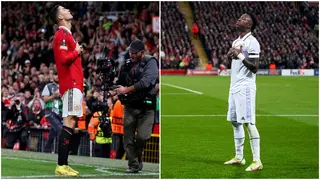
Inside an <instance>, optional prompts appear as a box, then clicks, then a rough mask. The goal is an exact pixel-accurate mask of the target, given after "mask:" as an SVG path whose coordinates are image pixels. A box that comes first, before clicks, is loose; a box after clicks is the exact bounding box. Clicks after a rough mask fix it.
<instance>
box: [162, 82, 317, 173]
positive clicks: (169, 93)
mask: <svg viewBox="0 0 320 180" xmlns="http://www.w3.org/2000/svg"><path fill="white" fill-rule="evenodd" d="M161 82H162V83H167V84H171V85H176V86H181V87H184V88H189V89H192V90H195V91H199V92H202V93H203V94H202V95H199V94H195V93H192V92H188V91H185V90H182V89H177V88H173V87H170V86H167V85H162V86H161V88H162V89H161V94H162V96H161V177H162V178H255V179H256V178H318V177H319V164H318V162H319V161H318V160H319V157H318V154H319V153H318V152H319V144H318V142H319V140H318V136H319V134H318V133H319V129H318V118H319V117H318V109H319V107H318V99H319V97H318V92H319V89H318V77H282V76H258V77H257V102H256V114H257V115H269V116H258V117H257V127H258V130H259V133H260V136H261V160H262V163H263V165H264V169H263V170H261V171H257V172H245V168H246V167H247V166H248V165H249V164H250V163H251V161H252V154H251V148H250V143H249V138H248V134H247V132H246V141H245V148H244V154H245V158H246V160H247V164H246V165H245V166H228V165H224V164H223V162H224V161H226V160H229V159H231V158H232V157H233V156H234V142H233V130H232V127H231V124H230V123H229V122H227V121H226V116H225V115H226V114H227V105H228V102H227V100H228V92H229V84H230V77H219V76H215V77H212V76H211V77H210V76H209V77H186V76H162V79H161ZM171 115H184V116H175V117H172V116H171ZM185 115H219V116H209V117H208V116H202V117H201V116H195V117H185ZM274 115H284V116H281V117H279V116H274ZM288 115H291V116H288ZM292 115H304V116H292ZM306 115H311V116H306Z"/></svg>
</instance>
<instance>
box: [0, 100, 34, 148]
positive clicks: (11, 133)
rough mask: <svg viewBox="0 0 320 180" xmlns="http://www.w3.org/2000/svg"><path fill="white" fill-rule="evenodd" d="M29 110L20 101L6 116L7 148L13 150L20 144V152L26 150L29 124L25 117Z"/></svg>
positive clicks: (16, 102)
mask: <svg viewBox="0 0 320 180" xmlns="http://www.w3.org/2000/svg"><path fill="white" fill-rule="evenodd" d="M25 111H27V108H26V107H25V106H24V105H23V104H22V103H21V102H20V100H19V99H16V100H14V104H13V105H12V107H11V109H9V111H8V114H7V116H6V126H7V131H6V133H5V138H6V148H8V149H12V148H13V146H14V144H15V143H16V142H20V150H26V147H27V142H28V137H29V129H28V127H29V122H28V120H27V116H26V115H25Z"/></svg>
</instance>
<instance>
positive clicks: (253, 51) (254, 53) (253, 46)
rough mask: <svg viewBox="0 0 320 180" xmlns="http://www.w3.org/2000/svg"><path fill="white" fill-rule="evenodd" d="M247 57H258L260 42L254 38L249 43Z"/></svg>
mask: <svg viewBox="0 0 320 180" xmlns="http://www.w3.org/2000/svg"><path fill="white" fill-rule="evenodd" d="M248 57H249V58H259V57H260V44H259V42H258V41H257V40H256V39H254V40H253V41H251V43H250V46H249V50H248Z"/></svg>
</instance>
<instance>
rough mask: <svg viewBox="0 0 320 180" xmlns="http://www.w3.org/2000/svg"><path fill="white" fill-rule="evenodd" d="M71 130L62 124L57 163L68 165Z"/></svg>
mask: <svg viewBox="0 0 320 180" xmlns="http://www.w3.org/2000/svg"><path fill="white" fill-rule="evenodd" d="M72 134H73V130H72V129H71V128H69V127H66V126H63V128H62V131H61V134H60V137H59V147H58V165H59V166H62V165H68V154H69V144H70V140H71V136H72Z"/></svg>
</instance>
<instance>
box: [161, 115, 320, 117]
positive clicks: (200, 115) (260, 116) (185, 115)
mask: <svg viewBox="0 0 320 180" xmlns="http://www.w3.org/2000/svg"><path fill="white" fill-rule="evenodd" d="M225 116H227V115H226V114H165V115H161V117H225ZM256 116H258V117H318V116H319V115H318V114H257V115H256Z"/></svg>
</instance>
